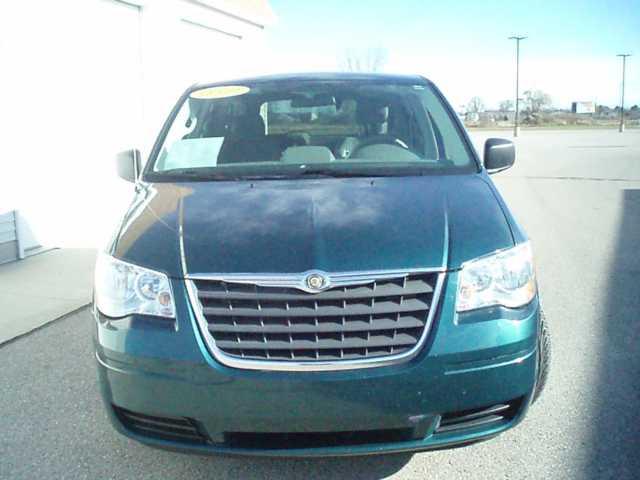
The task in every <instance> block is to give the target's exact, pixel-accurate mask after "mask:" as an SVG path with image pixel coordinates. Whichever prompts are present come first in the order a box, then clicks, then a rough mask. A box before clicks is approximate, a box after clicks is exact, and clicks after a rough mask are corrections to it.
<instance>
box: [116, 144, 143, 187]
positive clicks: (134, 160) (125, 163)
mask: <svg viewBox="0 0 640 480" xmlns="http://www.w3.org/2000/svg"><path fill="white" fill-rule="evenodd" d="M116 166H117V169H118V176H119V177H120V178H123V179H124V180H126V181H127V182H135V181H136V180H137V179H138V174H139V173H140V168H141V162H140V151H139V150H134V149H131V150H125V151H124V152H120V153H118V154H117V155H116Z"/></svg>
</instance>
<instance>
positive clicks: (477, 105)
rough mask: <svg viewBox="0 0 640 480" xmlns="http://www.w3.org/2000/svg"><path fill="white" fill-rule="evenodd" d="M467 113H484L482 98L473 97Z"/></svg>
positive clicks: (468, 104)
mask: <svg viewBox="0 0 640 480" xmlns="http://www.w3.org/2000/svg"><path fill="white" fill-rule="evenodd" d="M467 112H469V113H480V112H484V102H483V101H482V99H481V98H480V97H471V100H469V103H467Z"/></svg>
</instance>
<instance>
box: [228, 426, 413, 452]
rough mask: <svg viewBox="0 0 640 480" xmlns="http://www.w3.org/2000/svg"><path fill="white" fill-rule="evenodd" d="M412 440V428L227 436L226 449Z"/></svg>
mask: <svg viewBox="0 0 640 480" xmlns="http://www.w3.org/2000/svg"><path fill="white" fill-rule="evenodd" d="M414 439H415V432H414V430H413V429H412V428H398V429H389V430H363V431H353V432H309V433H297V432H296V433H246V432H227V433H225V434H224V443H225V446H227V447H230V448H253V449H289V448H323V447H339V446H345V445H367V444H371V443H395V442H407V441H410V440H414Z"/></svg>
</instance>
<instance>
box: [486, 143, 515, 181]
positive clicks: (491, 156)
mask: <svg viewBox="0 0 640 480" xmlns="http://www.w3.org/2000/svg"><path fill="white" fill-rule="evenodd" d="M515 161H516V148H515V145H514V144H513V142H511V141H509V140H505V139H503V138H489V139H487V141H486V142H485V143H484V168H486V169H487V171H488V172H489V173H497V172H501V171H502V170H506V169H507V168H509V167H512V166H513V164H514V162H515Z"/></svg>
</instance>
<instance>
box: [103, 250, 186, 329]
mask: <svg viewBox="0 0 640 480" xmlns="http://www.w3.org/2000/svg"><path fill="white" fill-rule="evenodd" d="M95 302H96V307H97V308H98V310H100V312H101V313H103V314H105V315H106V316H108V317H124V316H126V315H131V314H134V313H139V314H142V315H156V316H159V317H169V318H175V306H174V303H173V293H172V292H171V284H170V283H169V278H168V277H167V276H166V275H165V274H164V273H160V272H155V271H153V270H149V269H147V268H142V267H138V266H136V265H131V264H130V263H126V262H123V261H121V260H117V259H115V258H113V257H111V256H109V255H106V254H104V253H99V254H98V259H97V261H96V271H95Z"/></svg>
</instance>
